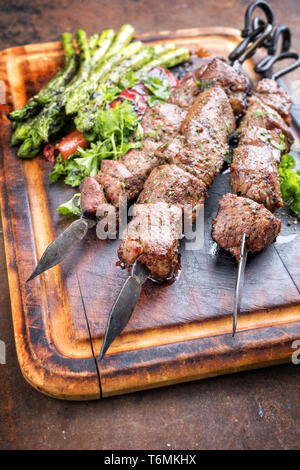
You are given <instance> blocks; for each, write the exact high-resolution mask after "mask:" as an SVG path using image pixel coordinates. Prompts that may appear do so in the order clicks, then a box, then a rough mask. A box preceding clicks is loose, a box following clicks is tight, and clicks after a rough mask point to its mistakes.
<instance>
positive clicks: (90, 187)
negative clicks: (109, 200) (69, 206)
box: [80, 176, 106, 215]
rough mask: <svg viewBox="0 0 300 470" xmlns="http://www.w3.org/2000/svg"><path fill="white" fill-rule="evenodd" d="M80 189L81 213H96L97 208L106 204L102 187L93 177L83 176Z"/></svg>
mask: <svg viewBox="0 0 300 470" xmlns="http://www.w3.org/2000/svg"><path fill="white" fill-rule="evenodd" d="M80 191H81V208H82V212H83V214H86V215H96V212H97V208H98V207H99V206H100V205H102V204H106V199H105V196H104V192H103V188H102V186H101V185H100V184H99V183H98V181H97V180H96V179H95V178H92V177H91V176H88V177H87V178H85V179H84V180H83V181H82V183H81V185H80Z"/></svg>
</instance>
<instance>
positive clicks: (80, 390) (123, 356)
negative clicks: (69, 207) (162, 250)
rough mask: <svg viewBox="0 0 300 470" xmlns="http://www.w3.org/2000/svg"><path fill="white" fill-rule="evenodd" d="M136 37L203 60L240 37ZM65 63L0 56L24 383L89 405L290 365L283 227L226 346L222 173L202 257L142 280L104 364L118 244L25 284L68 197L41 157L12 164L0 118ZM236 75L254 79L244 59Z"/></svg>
mask: <svg viewBox="0 0 300 470" xmlns="http://www.w3.org/2000/svg"><path fill="white" fill-rule="evenodd" d="M142 39H143V40H145V41H147V42H156V41H161V40H168V41H170V40H172V41H173V42H174V43H176V45H178V46H179V45H185V46H188V47H189V48H190V49H191V50H193V51H197V50H200V53H201V55H211V56H223V57H227V56H228V54H229V52H230V51H231V50H232V49H233V48H234V47H235V46H236V44H237V43H238V42H239V40H240V35H239V32H238V31H237V30H235V29H228V28H210V29H207V28H203V29H197V30H185V31H176V32H169V31H166V32H162V33H158V34H148V35H143V36H142ZM62 62H63V54H62V49H61V45H60V43H58V42H57V43H44V44H31V45H28V46H23V47H16V48H12V49H8V50H5V51H3V52H2V53H1V55H0V79H1V80H2V81H3V83H4V85H5V89H6V104H4V105H2V106H1V131H0V132H1V135H0V137H1V147H2V151H1V175H0V178H1V195H0V197H1V211H2V222H3V230H4V239H5V250H6V260H7V269H8V277H9V288H10V296H11V305H12V315H13V325H14V333H15V341H16V348H17V353H18V358H19V363H20V367H21V370H22V373H23V374H24V377H25V378H26V380H28V382H29V383H30V384H31V385H32V386H34V387H35V388H36V389H37V390H39V391H41V392H43V393H45V394H48V395H51V396H53V397H57V398H62V399H73V400H84V399H85V400H86V399H96V398H100V397H107V396H111V395H115V394H121V393H127V392H132V391H135V390H143V389H146V388H152V387H158V386H163V385H169V384H174V383H178V382H183V381H188V380H197V379H200V378H204V377H209V376H214V375H219V374H225V373H231V372H237V371H240V370H244V369H250V368H255V367H264V366H269V365H272V364H278V363H281V362H287V361H290V360H291V354H292V352H293V351H294V350H293V349H292V342H293V341H294V340H295V339H300V293H299V289H300V250H299V236H298V232H297V231H295V230H294V229H296V228H297V225H294V224H292V226H291V227H288V226H287V225H286V223H284V231H283V235H284V237H280V240H279V241H278V242H277V243H275V244H273V245H272V246H271V247H269V248H268V249H266V250H264V251H263V252H262V253H260V254H258V255H256V256H252V257H249V262H248V266H247V271H246V286H245V289H244V296H243V303H242V314H241V316H240V318H239V325H238V334H237V335H236V337H235V338H232V336H231V328H232V308H233V293H234V284H235V276H236V271H237V266H236V263H235V261H234V260H233V258H232V257H231V256H230V255H229V254H228V253H225V252H224V251H218V250H216V246H215V245H214V243H213V242H212V239H211V237H210V230H211V225H210V224H211V219H212V217H213V216H214V215H215V214H216V210H217V204H218V200H219V199H220V197H221V195H222V194H223V193H225V192H226V191H228V190H229V182H228V175H219V176H218V177H217V178H216V180H215V182H214V184H213V186H212V187H211V189H210V191H209V198H208V200H207V203H206V205H205V246H204V248H203V249H202V250H199V251H190V250H187V249H184V243H182V258H181V260H182V272H181V275H180V277H179V279H178V280H177V282H175V283H173V284H171V285H155V284H153V283H152V282H151V281H147V283H146V284H145V286H144V288H143V291H142V295H141V297H140V300H139V302H138V305H137V307H136V309H135V311H134V314H133V316H132V318H131V320H130V323H129V324H128V326H127V327H126V329H125V331H124V332H123V334H122V335H121V336H120V337H119V338H118V339H117V340H116V341H115V342H114V343H113V345H112V347H111V348H110V349H109V351H108V353H107V355H106V357H105V360H104V361H103V362H102V363H101V364H100V363H99V362H98V361H97V359H96V357H97V355H98V353H99V351H100V347H101V343H102V338H103V334H104V330H105V326H106V321H107V318H108V314H109V311H110V308H111V306H112V304H113V302H114V300H115V298H116V296H117V294H118V292H119V290H120V288H121V286H122V284H123V282H124V280H125V279H126V276H127V273H126V272H125V271H123V270H121V269H120V268H119V267H117V266H116V265H115V263H116V261H117V254H116V252H117V248H118V246H119V243H120V242H119V240H118V239H117V240H111V241H101V240H98V239H97V237H96V234H95V230H93V229H91V230H90V231H89V233H88V235H87V236H86V238H85V239H84V240H83V241H82V242H81V243H80V245H79V246H78V248H77V249H76V250H75V251H74V252H73V253H72V254H71V255H70V256H69V257H68V258H67V259H66V260H65V261H64V262H63V263H62V264H61V265H60V266H56V267H54V268H52V269H51V270H49V271H48V272H47V273H45V274H43V275H42V276H41V277H39V278H36V279H35V280H34V281H32V282H30V283H28V284H26V283H25V280H26V279H27V278H28V276H29V275H30V273H31V272H32V270H33V268H34V267H35V265H36V263H37V260H38V259H39V258H40V256H41V254H42V253H43V251H44V249H45V247H46V246H47V245H48V244H49V243H50V242H51V241H52V240H53V239H54V238H56V236H57V235H58V234H59V233H60V232H61V231H62V230H63V229H64V228H66V227H67V225H68V224H69V223H70V222H71V221H72V219H66V218H63V217H61V216H59V215H58V214H57V212H56V208H57V206H58V205H59V204H60V203H62V202H64V201H66V200H67V199H68V198H69V197H70V196H71V194H73V190H72V189H70V188H68V187H66V186H65V185H64V184H63V183H59V184H50V182H49V179H48V173H49V171H50V166H49V163H48V162H46V161H45V160H44V159H43V158H42V157H37V158H34V159H32V160H28V161H26V160H23V161H22V160H20V159H19V158H17V156H16V150H15V149H11V148H10V146H9V142H10V136H11V128H10V123H9V121H8V119H7V117H6V112H7V111H8V110H10V109H11V108H12V107H14V108H19V107H20V106H22V105H23V104H24V103H25V102H26V100H27V99H28V98H29V97H30V96H31V95H32V94H34V93H35V92H36V91H37V90H38V89H39V88H40V86H41V85H42V84H43V83H44V82H45V81H47V80H48V79H49V78H50V76H52V75H53V74H54V73H55V72H56V70H57V69H58V67H59V66H60V65H61V64H62ZM245 69H246V71H247V72H248V73H249V74H250V75H251V77H252V78H253V79H254V80H255V79H256V76H255V74H254V73H253V63H252V62H251V61H248V63H246V64H245ZM282 217H284V216H282ZM287 236H288V237H289V238H286V237H287Z"/></svg>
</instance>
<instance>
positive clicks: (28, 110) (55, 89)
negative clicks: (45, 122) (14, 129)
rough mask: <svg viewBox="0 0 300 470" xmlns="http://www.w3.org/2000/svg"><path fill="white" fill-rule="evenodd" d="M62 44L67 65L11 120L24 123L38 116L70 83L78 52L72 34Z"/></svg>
mask: <svg viewBox="0 0 300 470" xmlns="http://www.w3.org/2000/svg"><path fill="white" fill-rule="evenodd" d="M62 44H63V48H64V51H65V55H66V65H65V67H64V69H62V70H61V71H59V72H58V73H57V74H56V75H55V76H54V77H53V78H52V79H51V80H50V81H49V82H48V83H47V85H45V86H44V87H43V88H42V89H41V90H40V91H39V93H38V94H37V95H35V96H34V97H32V98H31V99H30V100H29V101H28V102H27V103H26V104H25V106H23V108H21V109H17V110H15V111H13V112H11V113H10V114H9V118H10V119H11V120H16V121H24V120H26V119H28V118H29V117H31V116H33V115H34V114H36V113H37V112H38V111H39V109H40V108H41V107H42V105H43V104H45V103H49V101H51V99H52V97H53V96H54V94H56V93H59V92H60V91H61V89H62V87H64V86H65V85H66V83H68V82H69V81H70V79H71V78H72V76H73V75H74V73H75V71H76V64H77V61H76V52H75V49H74V47H73V43H72V34H70V33H64V34H63V35H62Z"/></svg>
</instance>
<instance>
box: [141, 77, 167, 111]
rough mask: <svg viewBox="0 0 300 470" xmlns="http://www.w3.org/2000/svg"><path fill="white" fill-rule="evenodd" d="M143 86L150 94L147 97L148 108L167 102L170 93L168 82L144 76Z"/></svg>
mask: <svg viewBox="0 0 300 470" xmlns="http://www.w3.org/2000/svg"><path fill="white" fill-rule="evenodd" d="M143 84H144V85H145V87H146V88H147V90H148V91H149V92H150V94H149V96H148V105H149V106H150V107H152V106H155V105H157V104H159V103H162V102H164V101H167V99H168V98H169V96H170V93H171V83H170V82H169V80H164V81H162V80H161V79H160V78H158V77H151V76H150V75H146V76H145V77H144V78H143Z"/></svg>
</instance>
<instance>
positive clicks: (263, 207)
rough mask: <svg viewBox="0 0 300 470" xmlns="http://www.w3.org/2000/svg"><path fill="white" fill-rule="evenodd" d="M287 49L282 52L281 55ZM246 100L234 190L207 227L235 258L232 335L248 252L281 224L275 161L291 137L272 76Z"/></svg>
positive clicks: (286, 101)
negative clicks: (236, 270)
mask: <svg viewBox="0 0 300 470" xmlns="http://www.w3.org/2000/svg"><path fill="white" fill-rule="evenodd" d="M286 54H287V53H286V52H285V53H283V54H281V57H282V56H284V58H285V57H286ZM289 56H290V57H291V55H289ZM292 58H295V59H296V62H295V63H294V64H293V65H292V66H290V67H289V68H288V70H287V69H285V70H284V71H281V72H280V73H277V75H282V74H283V73H286V72H287V71H289V70H291V69H294V68H296V67H297V66H299V56H298V55H297V54H294V53H292ZM277 60H278V59H277ZM264 61H265V59H264ZM265 63H266V62H265ZM248 102H249V107H248V110H247V112H246V115H245V116H244V117H243V119H242V121H241V127H240V141H239V146H238V148H237V149H235V151H234V156H233V161H232V164H231V189H232V191H233V193H236V194H237V195H233V194H227V195H225V196H223V197H222V199H221V200H220V203H219V210H218V215H217V217H216V218H215V219H214V221H213V231H212V236H213V238H214V240H215V241H216V242H217V243H218V244H219V245H220V246H221V247H222V248H224V249H226V250H228V251H230V252H231V253H232V254H233V255H234V256H235V257H236V259H237V260H238V261H239V270H238V276H237V283H236V292H235V303H234V315H233V335H234V334H235V331H236V325H237V315H238V313H239V310H240V301H241V290H242V285H243V277H244V270H245V265H246V259H247V253H248V251H251V252H255V251H260V250H262V249H263V248H265V247H266V246H268V245H270V244H271V243H272V242H273V241H274V240H275V238H276V236H277V235H278V233H279V232H280V230H281V221H280V220H279V219H278V218H277V217H275V216H274V215H273V214H272V212H273V211H275V210H276V209H277V208H280V207H282V205H283V202H282V197H281V192H280V177H279V173H278V164H279V162H280V157H281V155H282V154H283V153H286V152H287V151H289V148H290V145H291V143H292V142H293V137H292V133H291V130H290V128H289V127H288V125H289V123H290V122H291V104H292V102H291V99H290V97H289V96H288V95H287V93H286V92H285V91H284V90H283V89H282V88H280V87H279V86H278V85H277V83H276V82H275V80H274V79H263V80H261V82H259V83H258V84H257V86H256V88H255V89H254V94H253V97H252V98H249V99H248ZM239 196H240V197H239Z"/></svg>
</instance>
